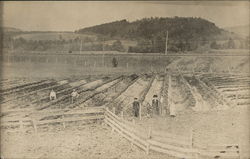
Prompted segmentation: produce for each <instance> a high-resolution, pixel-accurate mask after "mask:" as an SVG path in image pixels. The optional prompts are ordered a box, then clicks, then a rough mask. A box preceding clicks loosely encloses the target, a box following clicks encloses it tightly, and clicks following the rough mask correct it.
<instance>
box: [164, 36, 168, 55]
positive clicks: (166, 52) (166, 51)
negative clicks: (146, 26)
mask: <svg viewBox="0 0 250 159" xmlns="http://www.w3.org/2000/svg"><path fill="white" fill-rule="evenodd" d="M167 54H168V31H167V36H166V50H165V55H167Z"/></svg>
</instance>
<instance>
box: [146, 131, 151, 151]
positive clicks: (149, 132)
mask: <svg viewBox="0 0 250 159" xmlns="http://www.w3.org/2000/svg"><path fill="white" fill-rule="evenodd" d="M151 135H152V128H151V127H149V129H148V140H150V139H151ZM149 149H150V144H149V143H147V150H146V154H147V155H148V154H149Z"/></svg>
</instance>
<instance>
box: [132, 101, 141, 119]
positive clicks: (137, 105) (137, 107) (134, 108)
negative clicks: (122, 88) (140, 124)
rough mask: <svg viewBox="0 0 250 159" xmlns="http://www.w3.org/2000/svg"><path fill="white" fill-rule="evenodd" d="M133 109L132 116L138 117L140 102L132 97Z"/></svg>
mask: <svg viewBox="0 0 250 159" xmlns="http://www.w3.org/2000/svg"><path fill="white" fill-rule="evenodd" d="M133 110H134V116H135V117H139V111H140V103H139V101H138V99H137V98H134V102H133Z"/></svg>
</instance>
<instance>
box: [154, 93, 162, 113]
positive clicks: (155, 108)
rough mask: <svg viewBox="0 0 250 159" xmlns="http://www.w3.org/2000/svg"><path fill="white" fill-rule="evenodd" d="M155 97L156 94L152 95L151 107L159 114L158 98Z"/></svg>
mask: <svg viewBox="0 0 250 159" xmlns="http://www.w3.org/2000/svg"><path fill="white" fill-rule="evenodd" d="M157 97H158V96H157V95H154V96H153V100H152V107H153V110H154V114H156V115H160V106H159V100H158V98H157Z"/></svg>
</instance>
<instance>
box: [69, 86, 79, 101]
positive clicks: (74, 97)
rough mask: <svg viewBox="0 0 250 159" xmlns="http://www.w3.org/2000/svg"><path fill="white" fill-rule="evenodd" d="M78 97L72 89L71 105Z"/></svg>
mask: <svg viewBox="0 0 250 159" xmlns="http://www.w3.org/2000/svg"><path fill="white" fill-rule="evenodd" d="M78 97H79V94H78V93H77V91H76V90H75V89H73V92H72V93H71V103H74V100H76V98H78Z"/></svg>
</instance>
